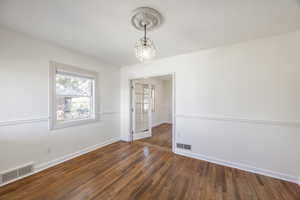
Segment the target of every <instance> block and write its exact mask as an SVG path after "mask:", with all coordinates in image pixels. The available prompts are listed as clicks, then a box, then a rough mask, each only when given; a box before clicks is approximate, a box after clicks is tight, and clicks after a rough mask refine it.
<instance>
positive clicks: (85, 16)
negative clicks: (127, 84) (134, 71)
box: [0, 0, 300, 66]
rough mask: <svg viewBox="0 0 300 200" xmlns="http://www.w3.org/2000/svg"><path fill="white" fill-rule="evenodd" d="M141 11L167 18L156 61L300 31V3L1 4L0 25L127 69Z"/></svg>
mask: <svg viewBox="0 0 300 200" xmlns="http://www.w3.org/2000/svg"><path fill="white" fill-rule="evenodd" d="M140 6H150V7H153V8H156V9H157V10H159V11H160V12H161V13H162V15H163V16H164V18H165V22H164V24H163V25H162V27H160V28H159V29H158V30H155V31H153V32H151V33H150V34H149V36H150V37H151V38H152V39H153V40H154V42H155V44H156V46H157V48H158V50H159V52H158V58H163V57H169V56H175V55H179V54H184V53H188V52H192V51H197V50H200V49H206V48H213V47H216V46H220V45H225V44H232V43H237V42H240V41H246V40H251V39H255V38H260V37H266V36H271V35H277V34H281V33H285V32H291V31H295V30H298V29H300V1H299V0H185V1H184V0H177V1H175V0H147V1H146V0H106V1H104V0H87V1H84V0H26V1H25V0H24V1H20V0H0V25H2V26H5V27H8V28H10V29H13V30H16V31H20V32H24V33H27V34H29V35H31V36H33V37H37V38H39V39H43V40H47V41H51V42H54V43H56V44H58V45H60V46H63V47H66V48H70V49H73V50H76V51H79V52H82V53H84V54H89V55H92V56H96V57H98V58H99V59H101V60H103V61H104V62H107V63H111V64H114V65H118V66H124V65H128V64H134V63H137V62H138V61H137V59H136V58H135V57H134V54H133V46H134V44H135V41H136V40H137V39H138V38H140V37H141V36H142V33H141V32H138V31H136V30H135V29H134V28H133V27H132V26H131V24H130V23H129V16H130V13H131V11H132V10H133V9H135V8H137V7H140Z"/></svg>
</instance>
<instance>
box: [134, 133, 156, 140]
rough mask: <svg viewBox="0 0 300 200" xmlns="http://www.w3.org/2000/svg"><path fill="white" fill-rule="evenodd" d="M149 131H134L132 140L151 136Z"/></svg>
mask: <svg viewBox="0 0 300 200" xmlns="http://www.w3.org/2000/svg"><path fill="white" fill-rule="evenodd" d="M151 136H152V135H151V133H150V132H145V133H136V134H133V140H139V139H143V138H147V137H151Z"/></svg>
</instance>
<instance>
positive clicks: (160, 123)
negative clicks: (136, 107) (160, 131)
mask: <svg viewBox="0 0 300 200" xmlns="http://www.w3.org/2000/svg"><path fill="white" fill-rule="evenodd" d="M162 124H172V122H171V121H164V122H159V123H156V124H152V128H153V127H156V126H159V125H162Z"/></svg>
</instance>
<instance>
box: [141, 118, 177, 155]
mask: <svg viewBox="0 0 300 200" xmlns="http://www.w3.org/2000/svg"><path fill="white" fill-rule="evenodd" d="M137 141H138V142H141V143H143V144H145V145H147V144H149V145H151V146H153V145H154V146H157V147H159V148H163V149H165V150H168V151H171V150H172V124H161V125H159V126H156V127H154V128H152V137H149V138H145V139H140V140H137Z"/></svg>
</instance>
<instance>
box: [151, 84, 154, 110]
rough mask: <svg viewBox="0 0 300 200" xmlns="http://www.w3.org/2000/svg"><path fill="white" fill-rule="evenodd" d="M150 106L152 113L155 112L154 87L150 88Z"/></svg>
mask: <svg viewBox="0 0 300 200" xmlns="http://www.w3.org/2000/svg"><path fill="white" fill-rule="evenodd" d="M151 101H152V102H151V106H152V112H155V87H154V86H151Z"/></svg>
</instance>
